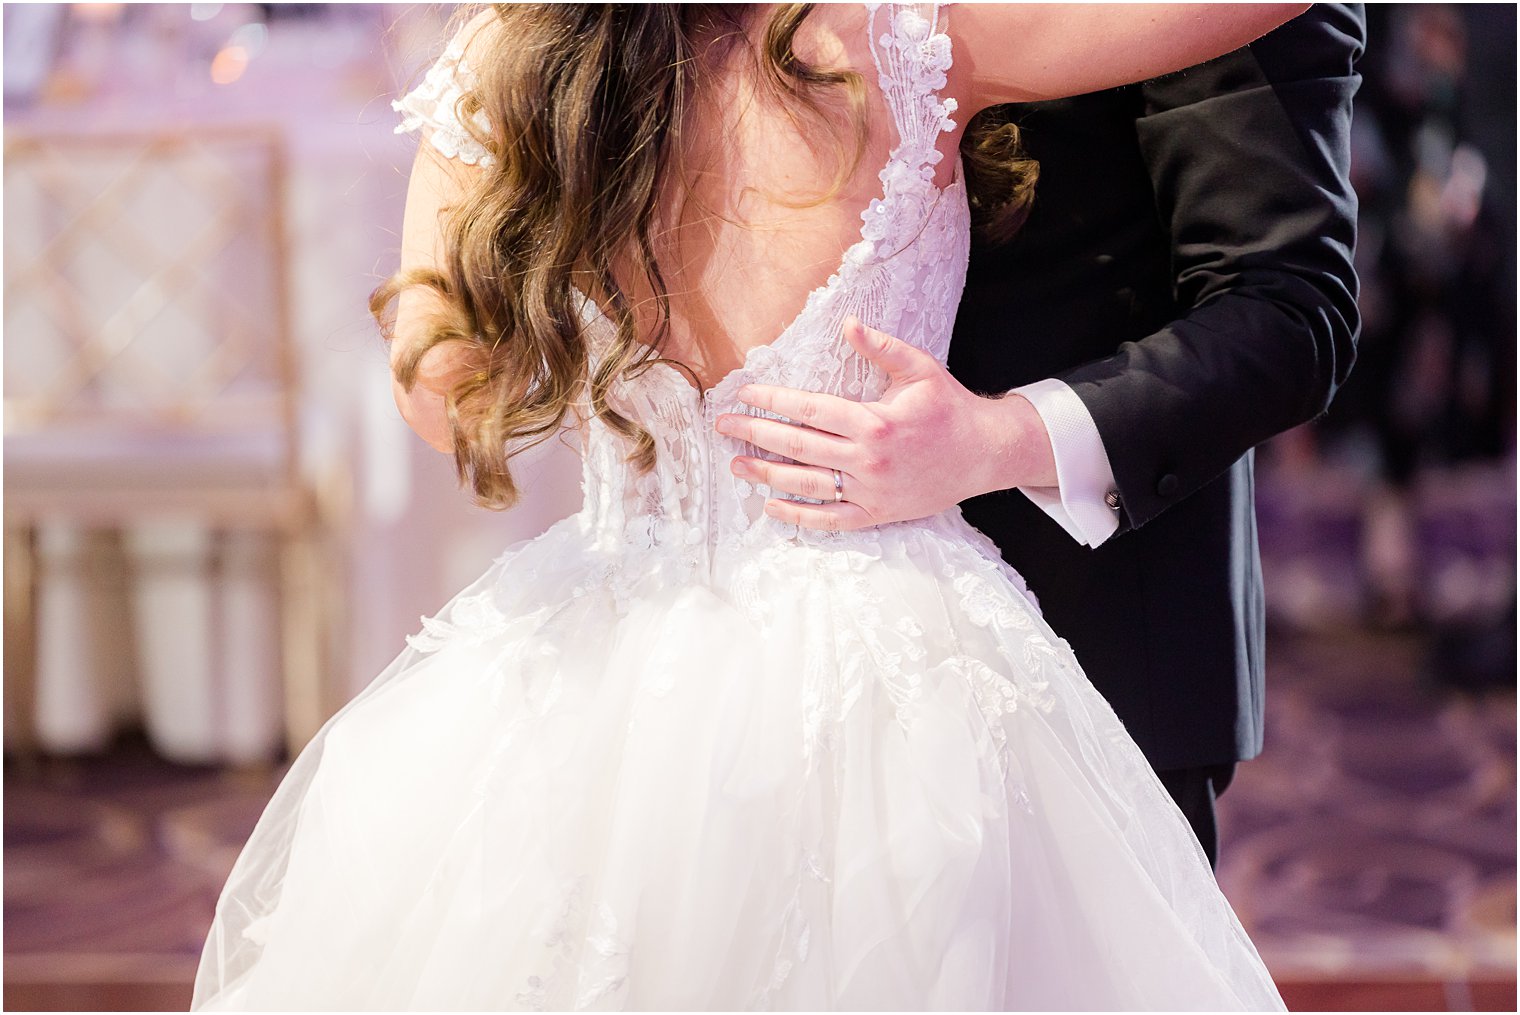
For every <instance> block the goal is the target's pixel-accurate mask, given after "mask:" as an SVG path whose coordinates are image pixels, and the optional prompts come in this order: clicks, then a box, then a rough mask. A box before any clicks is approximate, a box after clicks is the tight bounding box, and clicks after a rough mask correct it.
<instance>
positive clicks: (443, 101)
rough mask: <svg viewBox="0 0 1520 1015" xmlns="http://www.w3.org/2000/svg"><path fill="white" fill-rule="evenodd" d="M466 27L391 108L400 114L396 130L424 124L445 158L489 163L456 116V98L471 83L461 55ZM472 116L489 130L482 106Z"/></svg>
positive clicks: (401, 131) (472, 75)
mask: <svg viewBox="0 0 1520 1015" xmlns="http://www.w3.org/2000/svg"><path fill="white" fill-rule="evenodd" d="M469 28H470V26H469V25H466V26H465V27H464V28H462V29H460V31H459V32H458V33H456V34H455V36H454V37H453V38H452V39H450V40H449V44H448V45H447V46H446V47H445V48H444V50H443V55H442V56H440V57H439V58H438V59H437V60H436V61H435V62H434V63H433V66H431V67H429V68H428V72H427V75H426V76H425V77H424V78H423V79H422V84H420V85H418V86H417V87H416V88H414V89H412V90H411V91H410V92H407V93H406V94H405V95H403V96H402V97H401V98H399V99H396V100H395V101H394V102H392V103H391V108H392V109H394V110H396V112H398V113H400V114H402V119H401V123H400V124H399V125H398V126H397V127H396V133H397V134H406V133H409V132H411V131H414V130H417V129H419V128H421V127H427V128H429V132H428V134H427V139H428V141H429V142H430V143H431V144H432V146H433V147H434V148H436V149H438V150H439V151H440V152H442V153H443V154H444V155H445V156H447V157H448V158H451V159H458V160H459V161H461V162H464V163H467V164H468V165H472V166H475V165H479V166H489V165H491V163H492V162H493V161H495V160H494V159H492V158H491V156H490V154H489V153H487V151H486V149H485V146H484V145H482V144H481V143H480V142H478V141H476V140H475V138H474V137H472V136H471V135H470V132H469V131H468V130H466V129H465V126H464V124H463V123H462V122H461V121H460V119H459V111H458V110H459V100H460V99H462V98H463V97H464V95H465V93H466V92H468V91H469V90H470V89H472V88H474V87H475V72H474V71H472V70H471V69H470V65H469V64H468V63H467V62H466V60H465V55H464V36H465V34H466V33H467V32H468V31H469ZM473 120H474V122H475V124H476V126H477V127H479V128H480V130H481V131H482V132H483V133H484V132H488V131H489V130H490V124H489V122H488V121H487V120H486V117H485V112H484V110H476V112H475V115H474V117H473Z"/></svg>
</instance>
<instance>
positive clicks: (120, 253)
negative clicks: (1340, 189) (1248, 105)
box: [3, 4, 1516, 1010]
mask: <svg viewBox="0 0 1520 1015" xmlns="http://www.w3.org/2000/svg"><path fill="white" fill-rule="evenodd" d="M448 13H449V8H448V7H447V6H434V7H395V6H388V5H377V4H343V5H336V4H334V5H327V4H267V5H266V4H179V5H169V4H148V5H124V4H49V5H16V4H7V5H5V7H4V11H3V17H4V64H3V76H4V89H5V94H4V137H5V157H4V339H5V341H4V413H5V415H4V419H5V445H4V492H5V498H4V511H5V555H4V579H5V641H4V665H5V670H4V676H5V681H4V689H5V710H4V720H5V722H4V732H5V770H4V873H5V879H4V989H5V998H4V1001H5V1007H6V1008H9V1009H18V1008H25V1009H42V1010H65V1009H83V1010H127V1009H173V1008H181V1009H182V1008H184V1007H185V1006H186V1005H187V1004H188V1002H189V998H190V982H191V979H192V978H193V975H194V970H195V964H196V960H197V958H198V956H199V950H200V946H201V943H202V940H203V936H204V933H205V929H206V927H207V926H208V924H209V921H210V918H211V911H212V906H213V905H214V903H215V900H216V896H217V893H218V890H219V889H220V887H221V884H222V881H223V879H224V878H225V876H226V873H227V871H228V869H229V868H230V867H231V864H232V861H233V859H234V858H235V856H236V854H237V850H238V849H239V847H240V846H241V844H242V842H243V840H244V838H245V837H246V836H247V834H248V832H249V831H250V830H251V828H252V824H253V822H254V821H255V820H256V818H257V817H258V815H259V813H260V811H261V809H262V807H263V804H264V802H265V801H266V800H267V799H268V796H269V794H270V792H272V790H273V788H274V786H275V785H276V784H277V783H278V780H279V776H280V774H281V773H282V771H283V766H284V764H285V763H286V761H288V759H289V757H290V755H291V752H293V751H295V750H298V749H299V747H300V745H302V744H303V743H305V741H306V739H307V738H309V737H310V736H311V734H312V733H313V732H314V731H315V730H316V728H317V727H318V726H319V725H320V724H321V722H322V721H324V720H325V718H326V717H327V716H328V715H330V714H331V713H332V712H333V711H334V710H336V709H337V708H338V707H339V706H340V705H341V704H342V703H343V702H344V701H346V700H347V699H348V698H349V697H350V696H351V695H352V694H353V693H355V692H356V691H358V690H359V689H360V688H361V687H363V686H364V685H365V684H366V683H367V682H368V681H369V680H370V679H371V678H372V677H373V676H374V675H375V674H376V673H378V672H379V671H380V670H381V669H382V668H383V667H384V666H385V664H386V663H388V662H389V661H390V659H391V658H392V657H393V656H394V655H395V654H396V652H398V651H399V650H400V649H401V648H402V647H403V638H404V636H405V635H406V634H409V633H412V632H413V631H414V630H416V629H417V627H418V618H419V617H420V616H421V615H424V614H429V615H430V614H431V613H433V612H434V611H435V610H436V609H437V608H438V607H439V606H440V605H441V604H442V603H443V602H445V601H446V600H447V599H448V598H449V596H450V595H452V594H453V593H454V592H455V591H457V590H458V589H459V588H460V587H462V586H464V585H465V584H467V583H468V582H469V581H471V580H473V579H474V578H475V577H476V576H477V575H478V574H479V573H480V572H481V571H482V570H484V568H485V567H486V565H487V564H488V563H489V562H490V560H492V559H493V558H494V557H496V556H497V555H498V554H499V553H500V552H501V551H502V550H503V549H505V547H506V546H507V545H509V544H510V543H512V542H514V541H516V540H518V539H521V538H525V537H527V536H531V535H533V534H536V533H537V532H539V531H541V530H542V529H543V528H545V527H546V526H547V525H548V524H550V523H551V522H552V521H554V520H556V519H557V518H560V517H562V516H564V515H565V514H568V513H569V512H571V511H573V510H574V509H575V508H576V507H577V506H578V501H579V490H578V487H577V471H576V470H577V465H576V463H575V462H574V461H573V460H570V459H569V456H568V455H567V454H564V453H562V452H551V453H549V454H547V455H544V456H543V457H540V458H538V459H535V460H534V461H532V462H528V463H525V464H524V465H523V466H522V470H523V472H522V475H523V478H524V479H525V480H526V483H525V485H526V487H527V488H528V489H529V491H530V494H529V496H528V497H527V498H525V501H524V503H523V505H522V506H520V507H519V508H517V509H515V510H513V511H512V512H510V513H507V514H490V513H487V512H483V511H480V510H477V509H475V508H472V507H471V506H470V504H469V502H468V498H467V497H466V496H464V494H462V493H461V492H459V491H458V490H457V488H456V485H455V482H454V476H453V467H452V463H451V462H450V461H449V460H447V459H445V458H444V457H443V456H440V455H438V454H436V453H435V452H433V451H431V450H430V449H428V448H427V447H426V446H425V445H423V444H422V442H421V441H420V440H418V439H417V438H415V437H414V436H413V435H412V434H411V433H410V431H409V430H407V428H406V427H405V425H404V424H403V423H402V422H401V420H400V418H399V416H398V415H397V414H396V411H395V408H394V406H393V404H392V401H391V396H390V386H389V377H388V371H387V367H386V358H385V351H384V348H383V346H382V345H381V343H380V341H379V339H378V337H377V335H376V329H375V326H374V324H373V322H372V320H371V319H370V317H369V314H368V311H367V308H366V304H367V297H368V294H369V292H370V290H371V289H372V288H373V287H374V286H375V285H376V284H378V282H379V281H380V280H381V279H382V278H383V277H384V276H385V275H386V274H388V273H389V272H390V271H391V270H392V269H393V267H394V266H395V263H396V256H397V243H398V234H399V229H400V223H401V214H402V206H403V199H404V195H405V188H406V177H407V171H408V167H409V165H410V163H411V159H412V155H413V154H414V152H415V146H416V141H415V139H414V137H403V136H397V135H395V134H394V133H393V128H394V126H395V123H396V122H397V118H396V116H395V114H394V113H393V112H392V111H391V109H390V105H389V103H390V100H391V99H392V98H393V97H395V96H397V95H399V94H400V93H401V92H403V91H405V90H406V88H407V87H409V86H411V85H413V84H415V83H416V82H417V80H418V79H419V78H420V72H421V70H422V69H424V68H425V67H426V66H427V63H428V62H429V60H430V58H431V57H432V56H433V55H435V54H436V51H437V50H438V49H439V48H440V47H441V41H442V38H443V35H442V32H443V24H444V21H445V20H446V18H447V15H448ZM1369 29H1370V38H1371V43H1370V46H1369V50H1368V54H1367V57H1366V58H1365V60H1364V61H1363V63H1362V66H1361V70H1362V73H1363V75H1364V77H1365V82H1364V85H1363V87H1362V91H1361V93H1360V94H1359V95H1358V98H1357V107H1356V115H1355V121H1354V139H1353V144H1354V153H1353V155H1354V172H1355V175H1356V184H1357V189H1358V191H1359V193H1360V195H1361V202H1362V212H1361V241H1360V249H1359V251H1358V263H1359V268H1360V272H1361V279H1362V313H1363V320H1364V329H1363V334H1362V338H1361V343H1360V351H1359V356H1358V362H1357V366H1356V369H1355V371H1354V373H1353V375H1352V378H1351V380H1350V382H1349V383H1348V384H1347V385H1346V387H1345V388H1344V389H1343V390H1342V391H1341V393H1340V394H1339V395H1338V396H1337V399H1336V401H1335V404H1334V405H1333V406H1332V409H1331V411H1330V413H1329V415H1328V416H1327V417H1326V418H1324V419H1323V420H1320V421H1317V422H1316V423H1314V424H1311V425H1308V426H1305V427H1302V428H1300V429H1298V430H1296V431H1293V432H1291V433H1288V434H1285V435H1283V436H1282V437H1280V438H1278V439H1277V440H1275V441H1273V442H1272V443H1271V444H1269V445H1268V446H1266V447H1264V448H1262V449H1261V450H1260V452H1259V455H1258V466H1259V477H1258V511H1259V518H1260V534H1261V545H1262V554H1263V560H1264V566H1265V568H1266V573H1267V578H1268V588H1267V603H1268V610H1269V639H1270V643H1269V651H1268V670H1269V673H1268V689H1269V690H1268V695H1267V700H1268V720H1267V746H1266V750H1265V753H1264V754H1263V755H1262V757H1261V758H1259V759H1257V760H1256V761H1253V762H1251V763H1249V764H1246V765H1243V766H1241V767H1240V769H1239V771H1238V774H1237V776H1236V779H1235V782H1234V784H1233V785H1232V786H1231V788H1230V790H1229V792H1228V793H1227V794H1226V795H1225V796H1224V797H1223V798H1222V800H1221V804H1220V809H1221V814H1222V817H1221V822H1222V829H1223V839H1224V842H1223V847H1222V851H1221V852H1222V860H1221V865H1220V870H1219V874H1220V880H1221V882H1222V884H1223V885H1224V887H1225V890H1226V892H1227V893H1228V894H1229V896H1230V898H1231V900H1232V902H1233V903H1234V904H1235V906H1236V909H1237V911H1238V912H1239V914H1240V916H1241V918H1242V920H1243V922H1244V923H1245V924H1246V926H1247V928H1248V929H1249V930H1250V932H1251V933H1252V936H1253V938H1254V939H1255V941H1256V942H1257V945H1258V947H1259V948H1260V950H1261V952H1262V954H1263V957H1264V958H1265V959H1266V961H1267V964H1268V966H1269V967H1270V968H1271V969H1272V971H1273V973H1274V975H1275V976H1276V977H1277V979H1278V980H1279V983H1280V984H1281V985H1282V988H1283V991H1284V996H1285V998H1286V1000H1287V1001H1288V1003H1289V1005H1290V1007H1298V1008H1314V1009H1321V1010H1473V1009H1480V1010H1506V1009H1507V1010H1514V1009H1515V1005H1516V993H1515V946H1516V939H1515V926H1516V909H1515V873H1516V825H1515V761H1516V744H1515V719H1516V707H1515V671H1516V663H1515V648H1516V632H1515V608H1516V604H1515V588H1516V582H1515V577H1516V570H1515V541H1516V475H1515V378H1516V363H1515V351H1516V327H1515V325H1516V322H1515V309H1516V292H1515V279H1516V262H1515V115H1516V114H1515V88H1516V81H1515V40H1516V24H1515V8H1514V6H1512V5H1439V4H1437V5H1419V4H1410V5H1372V6H1371V7H1370V8H1369Z"/></svg>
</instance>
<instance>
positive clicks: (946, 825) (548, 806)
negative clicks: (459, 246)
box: [195, 513, 1281, 1010]
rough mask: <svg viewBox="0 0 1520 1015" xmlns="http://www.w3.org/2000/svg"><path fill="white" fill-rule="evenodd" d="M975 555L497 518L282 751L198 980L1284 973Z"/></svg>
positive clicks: (261, 1002)
mask: <svg viewBox="0 0 1520 1015" xmlns="http://www.w3.org/2000/svg"><path fill="white" fill-rule="evenodd" d="M778 528H780V527H779V526H778ZM791 531H793V532H795V530H791ZM995 558H996V554H995V551H992V550H991V548H990V544H986V543H985V541H984V540H980V537H979V535H978V534H976V533H975V532H974V530H971V529H969V527H967V526H966V525H965V523H964V522H962V521H960V520H959V515H958V513H952V514H949V515H946V516H941V517H940V518H939V519H936V520H933V521H932V522H928V523H924V524H921V525H914V526H889V527H883V528H882V529H879V530H875V531H874V532H873V533H872V534H871V535H870V536H869V537H861V538H860V539H857V540H840V541H834V542H830V541H828V540H818V541H812V542H807V541H798V540H791V541H788V540H786V539H782V538H779V537H778V539H777V540H776V541H775V542H774V544H773V545H770V546H767V547H756V548H751V549H749V550H747V551H745V552H742V553H735V554H733V555H732V556H731V557H729V558H727V559H721V560H719V559H713V560H705V561H703V562H702V565H701V567H700V568H697V569H695V570H694V569H693V568H692V567H691V566H690V561H689V560H688V561H687V562H686V564H685V565H684V566H683V564H682V562H681V561H680V560H676V559H672V560H671V561H669V562H667V563H664V564H662V563H658V562H655V563H651V560H652V559H653V558H645V559H643V560H640V561H633V560H630V559H627V558H626V555H625V554H623V553H622V552H620V551H611V550H607V549H605V548H598V546H597V544H596V543H595V541H594V540H593V539H590V538H588V533H586V532H584V531H582V528H581V527H580V523H579V522H578V521H577V520H576V519H573V518H572V519H569V520H567V521H566V522H564V523H561V524H560V525H559V526H556V527H555V528H554V529H551V530H550V532H549V533H547V534H545V535H544V536H542V537H539V538H538V539H535V540H532V541H529V542H527V543H525V544H521V545H519V546H517V547H514V548H513V549H512V550H510V551H508V553H506V554H505V555H503V556H502V557H501V558H500V559H498V560H497V561H496V563H495V564H494V565H493V566H492V567H491V568H490V569H489V570H488V571H487V572H486V574H485V575H484V576H483V577H482V578H480V579H479V580H478V581H477V582H476V583H475V584H474V585H472V586H471V587H470V588H468V589H466V590H465V591H464V592H462V593H461V594H460V595H459V596H458V597H456V598H455V600H454V601H453V602H451V603H450V604H449V605H448V607H446V608H445V609H444V610H443V611H442V612H441V613H440V614H439V615H438V616H436V617H434V618H432V619H430V620H429V621H427V622H426V623H425V625H424V628H423V631H422V633H421V634H420V635H418V636H415V637H414V638H412V639H410V642H411V644H410V646H409V647H408V649H407V650H406V651H405V652H404V653H403V654H402V655H401V656H400V657H398V658H397V659H396V661H395V662H394V663H392V665H391V666H390V667H389V668H388V669H387V670H386V671H385V673H383V674H382V675H381V676H380V677H379V678H378V679H377V680H376V681H375V682H374V683H373V684H372V685H371V686H370V687H369V688H368V689H366V690H365V691H364V692H363V693H362V694H361V695H360V696H359V697H357V698H356V699H355V700H354V701H353V702H351V703H350V704H349V705H348V706H347V707H346V708H345V709H344V710H343V711H342V712H340V713H339V714H338V715H337V716H336V717H335V718H334V719H333V720H332V721H331V722H330V723H329V724H328V725H327V726H326V727H325V728H324V729H323V730H322V732H321V733H320V734H318V736H317V738H316V739H315V740H314V742H313V743H312V744H311V745H310V746H309V747H308V748H307V749H306V750H305V751H304V752H303V753H302V754H301V756H300V757H299V758H298V760H297V761H296V763H295V765H294V766H293V768H292V770H291V772H290V773H289V775H288V776H287V777H286V779H285V781H284V783H283V784H282V786H281V788H280V790H279V791H278V793H277V794H276V796H275V798H274V799H273V801H272V802H271V803H270V805H269V807H268V809H267V811H266V812H265V814H264V816H263V818H262V819H261V821H260V823H259V825H258V827H257V829H256V830H255V832H254V834H253V836H252V837H251V839H250V840H249V842H248V844H247V846H246V847H245V849H244V851H243V853H242V855H241V857H240V858H239V860H238V862H237V865H236V867H235V869H234V870H233V873H232V875H231V877H230V879H229V881H228V883H227V887H226V889H225V891H224V893H223V896H222V899H221V901H220V903H219V905H218V908H217V916H216V920H215V924H214V926H213V927H212V929H211V933H210V936H209V938H208V940H207V943H206V949H205V954H204V956H203V958H202V963H201V968H200V972H199V975H198V978H197V983H196V994H195V1007H196V1008H198V1009H208V1010H223V1009H276V1010H283V1009H318V1010H355V1009H429V1010H503V1009H513V1010H515V1009H549V1010H572V1009H597V1010H601V1009H720V1010H733V1009H750V1008H768V1009H782V1010H817V1009H854V1010H861V1009H864V1010H873V1009H953V1010H978V1009H992V1010H996V1009H1130V1010H1135V1009H1152V1010H1162V1009H1165V1010H1176V1009H1196V1010H1222V1009H1280V1008H1281V1002H1280V1000H1279V998H1278V995H1277V993H1276V991H1275V989H1274V988H1273V987H1272V983H1271V980H1270V978H1269V977H1268V975H1267V973H1266V971H1265V969H1264V968H1263V967H1262V965H1261V962H1260V960H1259V958H1258V957H1257V954H1256V951H1255V949H1254V948H1253V947H1252V945H1251V942H1250V940H1249V939H1248V938H1247V936H1246V935H1245V933H1244V932H1243V931H1242V929H1241V927H1240V925H1239V923H1238V922H1237V921H1236V919H1235V916H1234V914H1233V913H1232V912H1231V910H1230V908H1229V906H1228V904H1227V903H1226V902H1225V900H1224V898H1223V897H1222V896H1221V895H1220V893H1219V891H1218V889H1217V887H1216V886H1215V884H1214V881H1213V878H1212V875H1211V874H1210V872H1209V869H1208V866H1207V864H1206V862H1205V861H1204V859H1203V856H1202V853H1201V851H1200V850H1199V849H1198V846H1197V844H1196V842H1195V841H1194V840H1193V838H1192V835H1191V832H1190V831H1189V829H1188V827H1187V824H1186V822H1185V821H1184V819H1183V818H1182V816H1181V814H1180V813H1178V811H1177V810H1176V809H1175V807H1174V806H1173V805H1172V804H1171V802H1170V800H1169V799H1168V798H1167V796H1166V794H1165V792H1164V791H1163V790H1162V788H1161V786H1160V784H1159V783H1158V782H1157V781H1156V779H1155V777H1154V776H1153V775H1152V774H1151V772H1150V770H1149V768H1148V767H1147V766H1146V764H1145V761H1144V759H1143V757H1142V756H1141V755H1140V753H1139V751H1138V749H1137V748H1136V747H1135V746H1134V744H1133V742H1132V741H1131V740H1130V739H1129V737H1128V736H1127V735H1126V734H1125V732H1124V730H1123V728H1122V726H1121V725H1120V724H1119V722H1118V721H1117V720H1116V718H1115V717H1114V714H1113V712H1112V711H1111V710H1110V709H1109V707H1108V705H1107V704H1106V703H1105V702H1104V701H1103V700H1102V698H1101V697H1100V696H1099V695H1098V694H1097V693H1096V692H1094V691H1093V689H1092V687H1091V685H1090V684H1089V683H1088V682H1087V680H1086V678H1085V677H1084V676H1083V675H1082V672H1081V669H1080V668H1079V667H1078V665H1077V662H1076V660H1075V659H1074V658H1073V656H1072V654H1071V652H1070V650H1069V649H1068V647H1067V646H1066V644H1065V643H1064V642H1063V641H1061V640H1060V639H1059V638H1057V637H1056V636H1055V635H1054V634H1052V632H1051V631H1050V630H1049V629H1048V628H1047V627H1046V626H1045V624H1044V622H1043V621H1042V620H1041V619H1040V616H1039V613H1038V610H1037V608H1036V607H1035V606H1034V604H1033V603H1032V602H1031V600H1030V599H1029V598H1028V596H1027V595H1026V594H1025V593H1024V592H1023V590H1022V589H1021V587H1020V586H1019V583H1018V580H1017V576H1015V575H1013V574H1012V573H1011V572H1010V571H1008V570H1007V568H1006V566H1005V565H1002V563H1001V561H999V560H996V559H995Z"/></svg>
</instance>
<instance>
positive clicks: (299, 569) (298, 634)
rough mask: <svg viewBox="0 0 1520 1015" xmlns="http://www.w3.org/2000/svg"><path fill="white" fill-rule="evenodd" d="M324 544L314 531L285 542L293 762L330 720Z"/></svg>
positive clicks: (283, 600) (283, 590) (284, 621)
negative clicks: (326, 684) (321, 551)
mask: <svg viewBox="0 0 1520 1015" xmlns="http://www.w3.org/2000/svg"><path fill="white" fill-rule="evenodd" d="M321 570H322V568H321V561H320V559H319V553H318V540H317V539H316V538H315V534H314V533H313V532H312V531H311V528H310V527H309V526H302V527H301V528H300V529H298V530H296V531H294V532H286V533H283V534H282V535H281V537H280V622H281V626H282V628H283V630H282V632H281V638H280V641H281V644H282V645H283V655H284V658H283V663H284V672H285V681H284V684H285V687H284V690H285V742H286V746H287V748H288V749H289V752H290V754H291V756H292V757H294V756H295V755H296V754H297V753H298V752H299V751H300V750H301V748H303V747H305V746H306V744H307V742H308V741H310V740H311V738H312V736H313V735H315V734H316V732H317V730H318V729H320V728H321V726H322V723H324V722H326V721H327V711H326V695H325V693H324V690H325V688H324V681H323V674H324V670H325V666H324V663H325V658H324V652H323V648H322V647H323V644H324V639H325V615H324V611H323V609H322V599H323V597H322V595H321V592H320V590H321V588H322V575H321Z"/></svg>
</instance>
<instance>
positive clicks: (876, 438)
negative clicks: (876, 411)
mask: <svg viewBox="0 0 1520 1015" xmlns="http://www.w3.org/2000/svg"><path fill="white" fill-rule="evenodd" d="M865 435H866V439H867V440H869V441H871V442H872V443H873V444H881V443H883V442H885V441H886V440H887V439H888V438H890V437H891V436H892V424H891V423H889V422H887V421H886V420H884V419H882V418H881V417H880V416H878V417H876V418H875V419H873V420H871V422H870V424H869V425H868V426H867V427H866V432H865Z"/></svg>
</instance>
